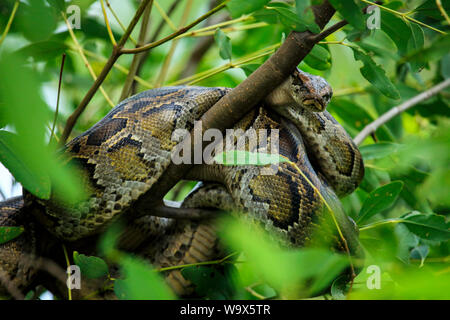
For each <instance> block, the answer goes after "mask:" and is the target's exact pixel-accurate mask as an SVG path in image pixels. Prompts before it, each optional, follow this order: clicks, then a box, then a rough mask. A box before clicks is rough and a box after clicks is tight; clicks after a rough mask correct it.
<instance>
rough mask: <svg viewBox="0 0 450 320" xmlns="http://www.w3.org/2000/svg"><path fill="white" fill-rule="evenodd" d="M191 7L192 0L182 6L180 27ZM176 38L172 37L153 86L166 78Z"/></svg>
mask: <svg viewBox="0 0 450 320" xmlns="http://www.w3.org/2000/svg"><path fill="white" fill-rule="evenodd" d="M191 8H192V0H187V3H186V7H185V8H184V11H183V15H182V16H181V20H180V28H181V27H182V26H183V25H184V24H185V23H186V21H187V19H188V17H189V12H190V11H191ZM178 41H179V40H177V39H174V40H173V41H172V43H171V44H170V49H169V52H168V53H167V55H166V58H165V59H164V62H163V65H162V67H161V71H160V72H159V75H158V77H157V78H156V82H155V87H160V86H162V84H163V83H164V81H165V80H166V76H167V72H168V71H169V66H170V62H171V61H172V57H173V55H174V53H175V50H176V48H177V44H178Z"/></svg>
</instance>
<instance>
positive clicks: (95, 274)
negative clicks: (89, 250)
mask: <svg viewBox="0 0 450 320" xmlns="http://www.w3.org/2000/svg"><path fill="white" fill-rule="evenodd" d="M73 261H74V262H75V264H76V265H78V266H79V267H80V270H81V274H82V275H83V276H84V277H86V278H88V279H95V278H100V277H104V276H107V275H108V274H109V270H108V265H107V264H106V262H105V261H104V260H103V259H101V258H99V257H94V256H86V255H84V254H79V253H78V252H77V251H74V252H73Z"/></svg>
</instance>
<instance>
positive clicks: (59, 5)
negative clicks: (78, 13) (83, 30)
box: [47, 0, 66, 12]
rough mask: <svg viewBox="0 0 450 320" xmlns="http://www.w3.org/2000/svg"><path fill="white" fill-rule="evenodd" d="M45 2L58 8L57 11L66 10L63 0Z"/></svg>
mask: <svg viewBox="0 0 450 320" xmlns="http://www.w3.org/2000/svg"><path fill="white" fill-rule="evenodd" d="M47 2H48V4H49V5H50V6H51V7H53V8H55V9H58V11H63V12H65V11H66V3H65V1H64V0H47Z"/></svg>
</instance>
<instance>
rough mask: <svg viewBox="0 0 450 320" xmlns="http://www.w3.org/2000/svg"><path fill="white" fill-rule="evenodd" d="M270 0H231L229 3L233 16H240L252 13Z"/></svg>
mask: <svg viewBox="0 0 450 320" xmlns="http://www.w3.org/2000/svg"><path fill="white" fill-rule="evenodd" d="M269 1H270V0H249V1H241V0H230V1H228V3H227V7H228V10H229V11H230V14H231V17H232V18H238V17H240V16H241V15H243V14H247V13H251V12H253V11H256V10H259V9H261V8H262V7H264V6H265V5H266V4H267V3H268V2H269Z"/></svg>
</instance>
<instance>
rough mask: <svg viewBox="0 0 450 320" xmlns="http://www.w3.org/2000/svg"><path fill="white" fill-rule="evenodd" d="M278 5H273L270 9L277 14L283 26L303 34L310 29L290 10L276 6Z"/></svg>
mask: <svg viewBox="0 0 450 320" xmlns="http://www.w3.org/2000/svg"><path fill="white" fill-rule="evenodd" d="M275 4H276V3H273V4H271V6H270V7H268V9H270V10H274V11H275V12H277V14H278V17H279V19H280V22H281V24H282V25H284V26H285V27H286V28H288V29H291V30H295V31H298V32H302V31H305V30H307V29H308V27H307V26H306V25H305V24H304V23H303V22H302V21H301V20H300V19H299V18H298V17H297V14H296V13H295V12H294V11H292V10H291V9H290V8H286V7H283V6H275Z"/></svg>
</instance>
